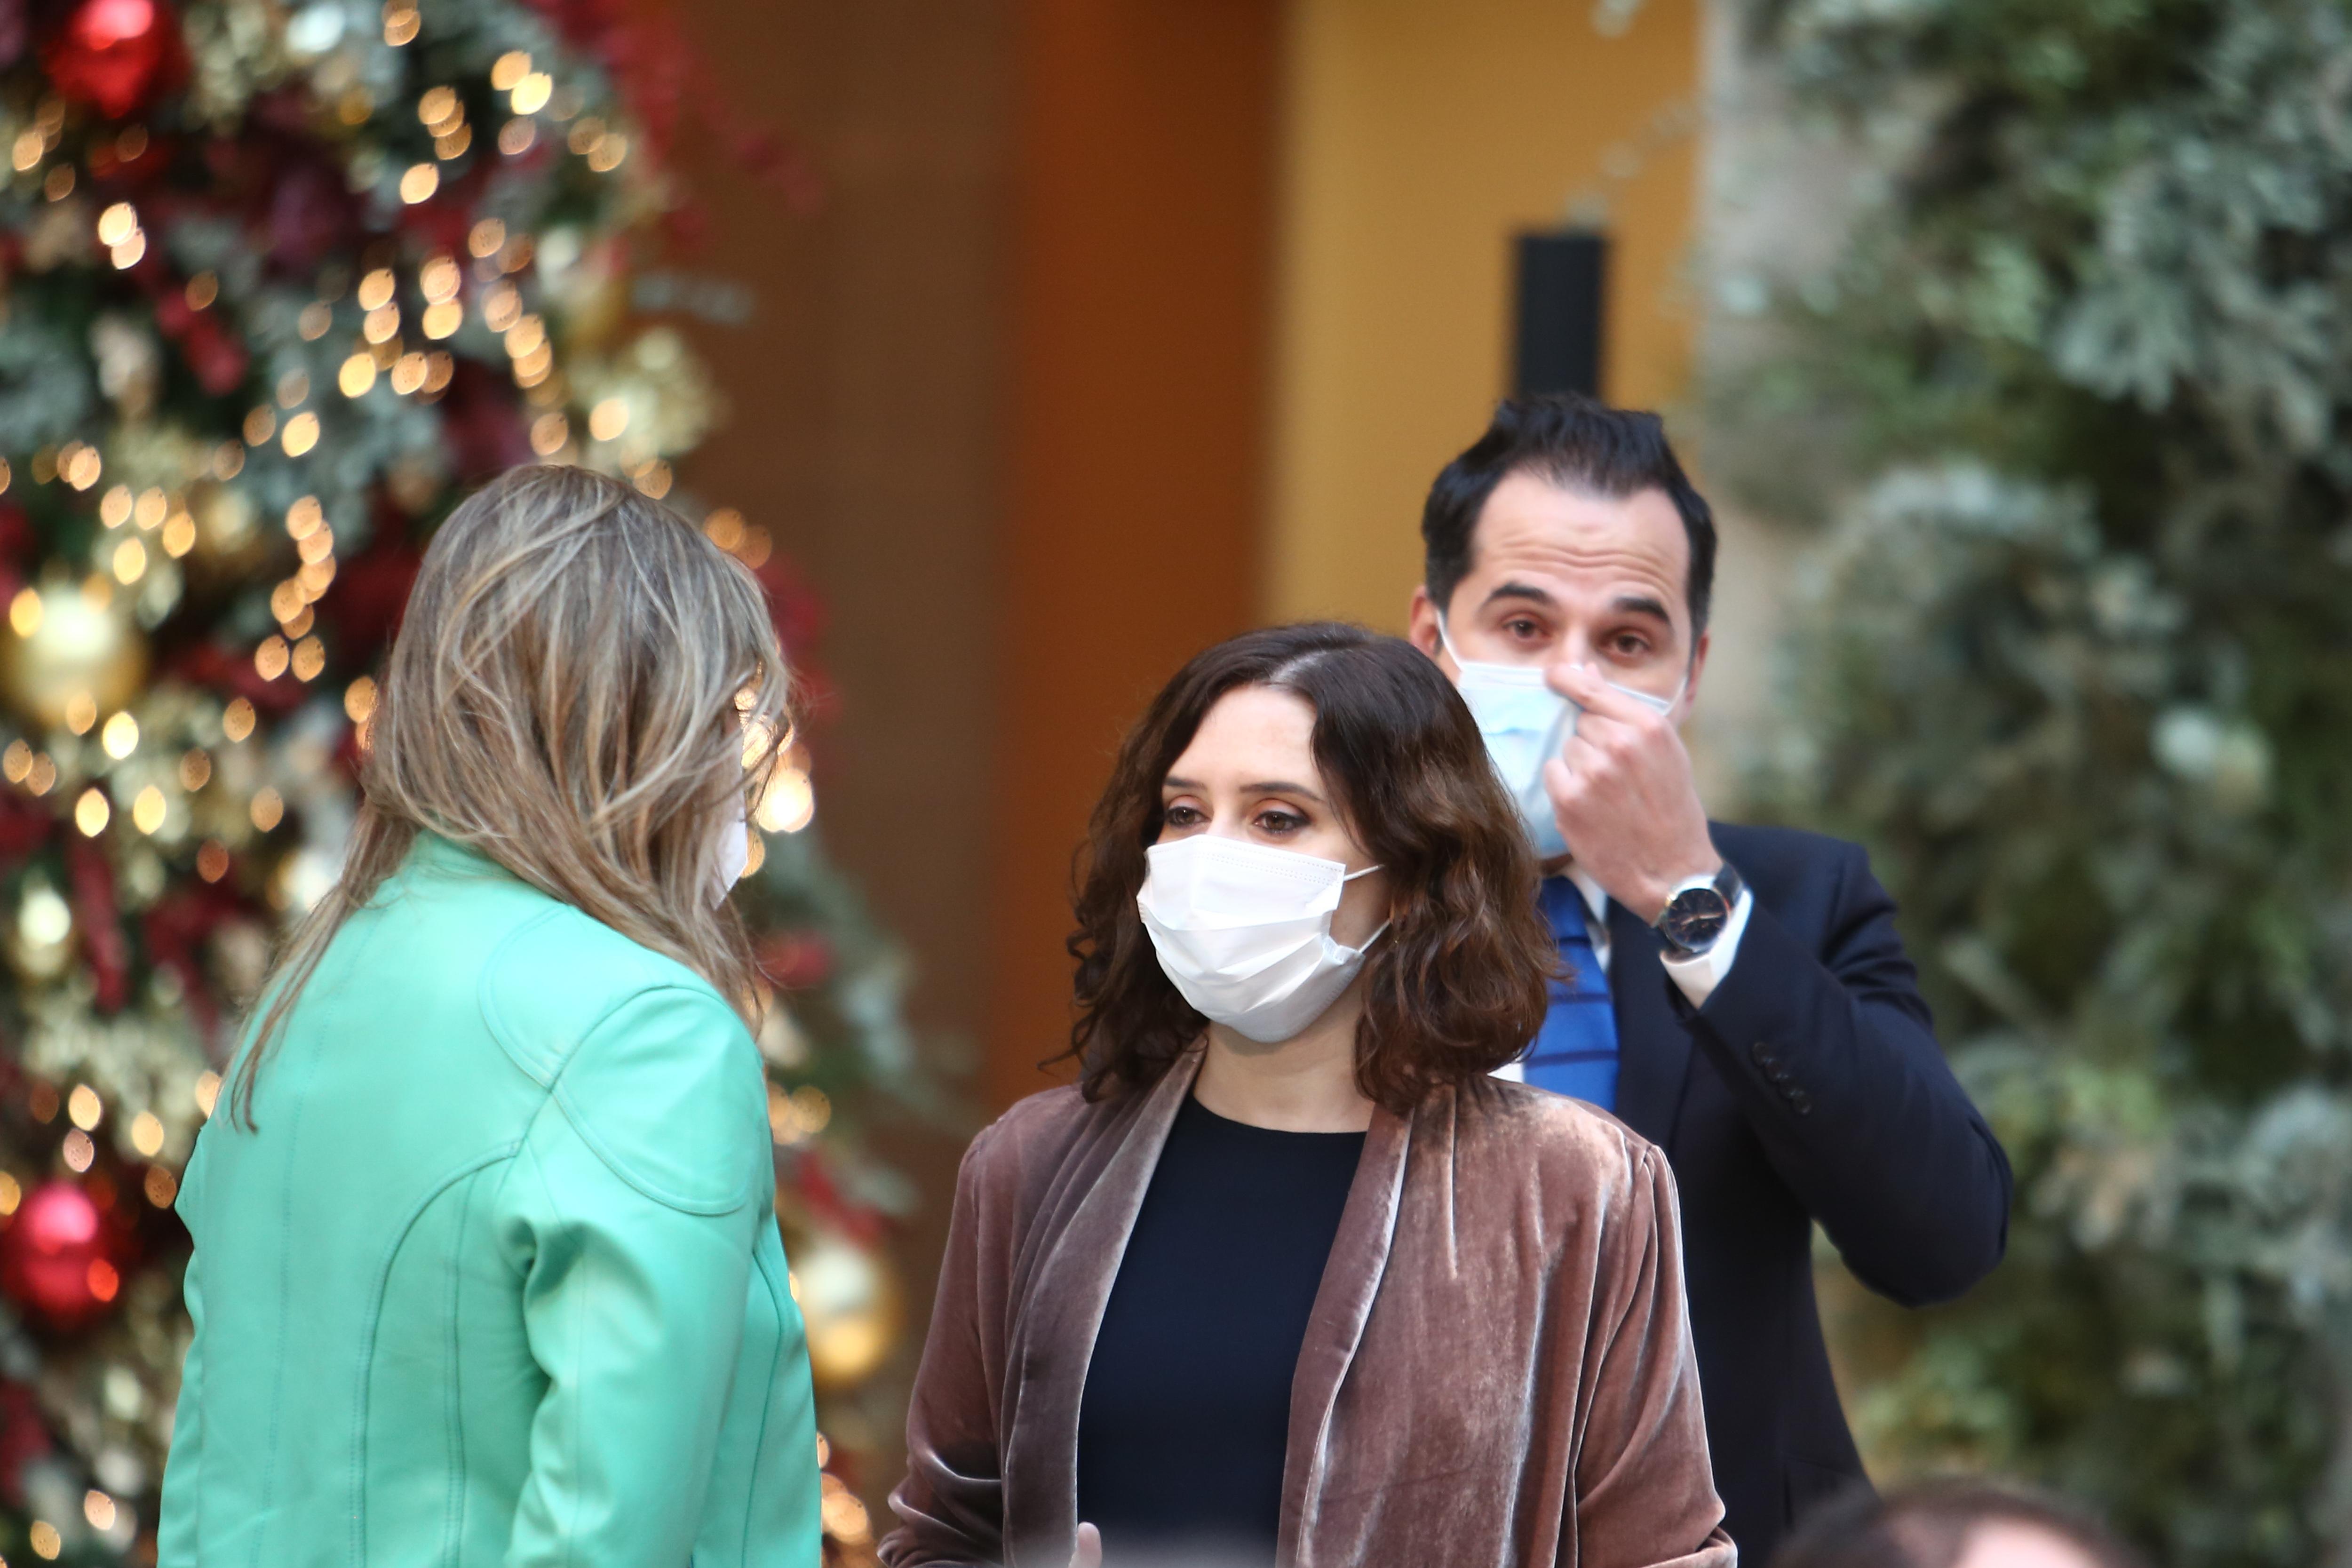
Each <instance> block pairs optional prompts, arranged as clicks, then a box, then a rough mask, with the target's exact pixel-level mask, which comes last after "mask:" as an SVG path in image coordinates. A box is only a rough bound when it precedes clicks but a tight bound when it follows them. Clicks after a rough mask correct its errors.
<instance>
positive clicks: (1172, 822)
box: [1160, 805, 1207, 827]
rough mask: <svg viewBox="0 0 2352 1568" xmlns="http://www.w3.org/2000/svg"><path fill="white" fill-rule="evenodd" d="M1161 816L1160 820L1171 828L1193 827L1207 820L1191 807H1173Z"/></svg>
mask: <svg viewBox="0 0 2352 1568" xmlns="http://www.w3.org/2000/svg"><path fill="white" fill-rule="evenodd" d="M1160 820H1161V821H1163V822H1165V823H1166V824H1167V825H1168V826H1171V827H1191V826H1194V825H1195V824H1197V823H1200V822H1203V821H1205V820H1207V819H1206V818H1204V817H1203V816H1202V815H1201V814H1200V813H1199V812H1197V811H1195V810H1193V809H1192V807H1191V806H1189V805H1171V806H1170V807H1168V809H1167V810H1165V811H1163V812H1161V813H1160Z"/></svg>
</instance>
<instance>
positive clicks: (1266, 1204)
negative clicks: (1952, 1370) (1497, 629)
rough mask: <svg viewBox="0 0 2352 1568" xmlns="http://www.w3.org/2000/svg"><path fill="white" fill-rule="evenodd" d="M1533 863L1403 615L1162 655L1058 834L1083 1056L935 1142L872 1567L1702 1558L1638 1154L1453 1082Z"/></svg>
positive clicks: (1602, 1562)
mask: <svg viewBox="0 0 2352 1568" xmlns="http://www.w3.org/2000/svg"><path fill="white" fill-rule="evenodd" d="M1535 884H1536V865H1535V860H1534V858H1533V857H1532V856H1531V855H1530V854H1529V853H1528V846H1527V843H1526V840H1525V837H1524V836H1523V835H1522V834H1521V833H1520V831H1519V829H1518V826H1517V819H1516V816H1515V815H1514V813H1513V811H1512V807H1511V803H1510V801H1509V799H1508V797H1507V796H1506V795H1504V794H1503V792H1502V790H1501V788H1500V787H1499V786H1498V785H1497V784H1496V781H1495V778H1494V775H1493V773H1492V771H1491V770H1489V769H1488V768H1487V767H1486V764H1485V760H1484V754H1483V752H1482V751H1481V747H1480V741H1479V736H1478V731H1477V727H1476V725H1475V724H1474V723H1473V722H1472V721H1471V718H1470V715H1469V713H1468V711H1467V710H1465V708H1464V706H1463V704H1462V702H1461V700H1459V698H1458V697H1457V696H1456V695H1455V694H1454V691H1453V689H1451V688H1450V687H1449V686H1448V685H1447V684H1446V682H1445V680H1444V678H1443V677H1442V676H1441V675H1439V673H1438V672H1437V671H1436V669H1435V668H1433V667H1432V666H1431V665H1430V663H1429V662H1428V661H1427V660H1426V659H1424V658H1422V657H1421V655H1420V654H1418V653H1417V652H1415V651H1414V650H1413V649H1412V647H1411V646H1409V645H1408V644H1406V643H1404V642H1402V641H1401V640H1399V639H1397V638H1394V637H1379V636H1375V635H1374V634H1372V633H1370V632H1367V631H1364V630H1361V629H1360V628H1358V627H1353V626H1334V625H1318V626H1286V627H1280V628H1276V629H1273V630H1268V631H1259V632H1253V633H1250V634H1248V635H1246V636H1244V637H1236V638H1234V639H1233V640H1232V641H1230V642H1227V643H1223V644H1222V645H1220V646H1218V647H1213V648H1212V649H1210V650H1209V651H1207V652H1206V653H1203V654H1202V655H1201V656H1199V657H1198V658H1194V659H1193V660H1192V662H1191V663H1190V664H1188V665H1187V666H1186V667H1185V668H1183V669H1182V670H1181V672H1179V673H1178V675H1177V676H1176V678H1175V679H1174V680H1173V681H1171V683H1170V684H1169V686H1168V687H1167V689H1165V690H1163V691H1161V692H1160V695H1159V697H1158V698H1157V699H1156V700H1154V702H1153V703H1152V705H1151V708H1150V711H1149V712H1148V713H1147V714H1146V715H1145V717H1144V718H1143V720H1142V721H1140V722H1139V724H1138V725H1137V726H1136V728H1135V729H1134V731H1132V732H1131V733H1130V734H1129V736H1128V738H1127V741H1126V742H1125V744H1124V745H1123V746H1122V748H1121V750H1120V752H1119V755H1118V763H1117V764H1116V767H1115V770H1114V773H1113V776H1112V780H1111V783H1110V784H1109V787H1108V790H1107V791H1106V792H1105V794H1104V795H1103V797H1102V799H1101V802H1100V803H1099V805H1097V807H1096V809H1095V813H1094V818H1093V823H1092V826H1091V828H1090V831H1089V835H1088V840H1087V858H1086V859H1085V861H1084V863H1083V868H1082V871H1081V873H1080V885H1079V887H1078V889H1077V894H1076V914H1077V921H1078V931H1077V932H1076V935H1075V936H1074V937H1073V938H1072V939H1071V950H1072V952H1073V953H1074V954H1075V955H1076V958H1077V961H1078V963H1077V977H1076V1000H1077V1005H1078V1010H1079V1018H1078V1021H1077V1024H1076V1027H1075V1028H1074V1030H1073V1034H1072V1043H1071V1047H1070V1050H1069V1052H1068V1053H1067V1054H1068V1056H1069V1057H1071V1058H1075V1059H1076V1062H1077V1064H1078V1066H1079V1068H1080V1070H1081V1075H1082V1078H1081V1082H1080V1083H1079V1084H1077V1085H1075V1086H1071V1087H1066V1088H1062V1089H1050V1090H1048V1091H1046V1092H1045V1093H1043V1094H1038V1095H1034V1096H1032V1097H1030V1098H1029V1099H1027V1100H1023V1101H1022V1102H1021V1103H1020V1104H1018V1105H1016V1106H1015V1107H1013V1110H1010V1111H1009V1112H1007V1113H1006V1114H1005V1115H1004V1117H1003V1118H1002V1119H1001V1120H1000V1121H997V1122H996V1123H995V1125H993V1126H992V1127H990V1128H989V1129H987V1130H986V1131H983V1132H982V1133H981V1135H980V1136H979V1137H978V1138H977V1139H975V1140H974V1141H973V1142H972V1145H971V1150H970V1152H968V1153H967V1154H966V1155H965V1157H964V1162H963V1168H962V1171H961V1174H960V1176H959V1178H958V1182H957V1188H956V1198H955V1211H954V1216H953V1220H952V1222H951V1226H950V1238H949V1242H948V1250H947V1257H946V1259H945V1262H944V1264H943V1266H942V1269H941V1275H940V1289H939V1299H938V1303H937V1306H936V1309H935V1310H934V1312H933V1315H932V1319H931V1328H930V1335H929V1342H928V1343H927V1344H926V1345H925V1347H924V1352H923V1359H922V1364H921V1368H920V1371H919V1373H918V1374H917V1378H916V1384H915V1391H914V1399H913V1405H912V1408H911V1409H910V1411H909V1413H908V1423H907V1442H908V1475H907V1478H906V1480H905V1481H904V1483H903V1484H902V1485H901V1486H900V1487H899V1488H898V1491H897V1493H896V1495H895V1496H894V1497H893V1499H892V1503H893V1506H894V1507H895V1508H896V1510H898V1515H899V1518H900V1519H901V1520H902V1521H904V1522H903V1524H902V1526H901V1528H900V1529H899V1530H898V1531H896V1532H895V1533H894V1534H892V1535H891V1536H890V1537H889V1538H888V1539H887V1540H886V1541H885V1542H883V1544H882V1557H883V1561H884V1562H885V1563H888V1564H890V1565H891V1568H913V1565H915V1564H923V1563H1015V1564H1049V1565H1051V1568H1062V1565H1063V1564H1064V1563H1071V1562H1077V1563H1092V1562H1095V1561H1097V1560H1099V1561H1103V1562H1107V1563H1109V1564H1111V1565H1112V1568H1127V1565H1132V1564H1136V1563H1182V1564H1185V1565H1186V1568H1204V1565H1217V1568H1239V1565H1244V1564H1247V1565H1252V1568H1266V1565H1270V1564H1273V1563H1277V1562H1279V1563H1334V1564H1337V1563H1346V1564H1349V1565H1351V1568H1388V1565H1393V1568H1429V1565H1430V1564H1437V1563H1444V1564H1447V1565H1449V1568H1516V1565H1521V1564H1524V1565H1527V1568H1533V1565H1535V1564H1538V1563H1542V1564H1552V1563H1578V1564H1580V1565H1581V1568H1633V1565H1636V1564H1642V1565H1663V1564H1676V1565H1679V1568H1729V1565H1730V1563H1731V1561H1732V1552H1731V1547H1730V1543H1729V1542H1728V1540H1727V1537H1726V1536H1725V1535H1724V1533H1723V1531H1722V1530H1721V1528H1720V1523H1719V1521H1720V1520H1721V1517H1722V1506H1721V1504H1720V1503H1719V1502H1718V1501H1717V1498H1716V1495H1715V1491H1714V1489H1713V1487H1712V1485H1711V1484H1710V1483H1709V1480H1708V1472H1707V1461H1706V1436H1705V1432H1704V1421H1703V1418H1702V1415H1701V1413H1700V1408H1699V1396H1698V1388H1697V1384H1696V1376H1695V1369H1694V1364H1693V1361H1692V1354H1691V1346H1690V1341H1689V1337H1688V1334H1687V1332H1686V1331H1685V1323H1684V1318H1683V1313H1684V1306H1683V1289H1682V1272H1681V1257H1680V1254H1681V1244H1680V1238H1679V1237H1678V1235H1677V1233H1676V1224H1675V1194H1674V1186H1673V1182H1672V1180H1671V1178H1670V1177H1669V1175H1668V1174H1667V1171H1666V1166H1665V1163H1664V1160H1663V1159H1662V1158H1661V1157H1660V1155H1659V1153H1658V1152H1657V1151H1656V1150H1655V1149H1654V1148H1652V1147H1651V1146H1650V1145H1649V1144H1647V1143H1646V1142H1643V1141H1642V1140H1641V1139H1640V1138H1638V1137H1635V1136H1633V1134H1631V1133H1629V1132H1628V1131H1626V1130H1625V1129H1624V1128H1623V1127H1622V1126H1621V1125H1619V1124H1618V1123H1617V1122H1615V1121H1611V1120H1609V1119H1608V1118H1606V1117H1602V1116H1597V1115H1594V1114H1593V1113H1592V1112H1591V1110H1588V1109H1587V1108H1585V1107H1583V1106H1580V1105H1578V1104H1576V1103H1574V1102H1573V1101H1570V1100H1563V1099H1560V1098H1559V1097H1557V1096H1553V1095H1548V1094H1543V1093H1539V1092H1538V1091H1535V1090H1533V1089H1528V1088H1526V1087H1525V1086H1523V1085H1519V1084H1513V1083H1507V1082H1502V1081H1499V1080H1497V1079H1494V1078H1492V1077H1490V1076H1489V1075H1490V1073H1491V1072H1492V1070H1493V1069H1494V1068H1496V1067H1498V1066H1500V1065H1501V1064H1502V1063H1504V1062H1505V1061H1507V1060H1509V1059H1510V1058H1512V1057H1514V1056H1516V1055H1517V1053H1518V1051H1519V1049H1520V1047H1522V1046H1523V1045H1524V1043H1525V1042H1526V1039H1527V1037H1528V1035H1529V1034H1530V1033H1532V1032H1533V1030H1534V1029H1535V1027H1536V1026H1537V1024H1538V1020H1539V1019H1540V1018H1541V1017H1542V1015H1543V1010H1544V1005H1545V984H1546V980H1547V976H1548V974H1549V971H1550V969H1551V967H1552V965H1553V963H1555V962H1556V955H1555V952H1554V949H1553V944H1552V942H1551V940H1550V937H1549V932H1548V931H1546V930H1545V929H1544V927H1543V925H1542V923H1541V921H1539V920H1538V918H1537V915H1536V907H1535V901H1534V891H1535ZM1081 1521H1085V1527H1084V1528H1083V1529H1082V1528H1081ZM1074 1545H1075V1546H1076V1552H1074ZM1097 1553H1099V1558H1097Z"/></svg>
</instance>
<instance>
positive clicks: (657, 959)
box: [480, 900, 732, 1086]
mask: <svg viewBox="0 0 2352 1568" xmlns="http://www.w3.org/2000/svg"><path fill="white" fill-rule="evenodd" d="M480 988H481V1005H482V1018H483V1021H484V1022H485V1023H486V1024H488V1026H489V1029H490V1032H491V1033H492V1034H493V1035H495V1036H497V1037H498V1041H499V1045H500V1046H502V1047H505V1049H506V1052H507V1054H508V1055H509V1056H510V1057H512V1058H514V1060H515V1065H516V1066H518V1067H520V1068H522V1070H523V1071H525V1072H526V1073H529V1074H530V1076H531V1077H532V1078H534V1079H538V1080H539V1082H540V1083H541V1085H543V1086H544V1085H551V1084H553V1083H554V1081H555V1079H557V1078H558V1077H559V1076H561V1075H562V1071H563V1068H564V1064H565V1063H566V1061H567V1060H569V1058H570V1057H571V1055H572V1051H574V1050H575V1049H577V1048H578V1047H579V1045H580V1042H581V1041H583V1040H584V1039H586V1038H587V1037H589V1036H590V1035H591V1034H592V1033H593V1032H594V1031H595V1029H596V1027H597V1026H598V1025H599V1024H600V1023H602V1022H603V1021H604V1018H605V1016H606V1015H608V1014H610V1013H612V1012H613V1011H614V1009H615V1008H617V1007H619V1006H620V1005H622V1004H624V1003H625V1002H627V1001H628V1000H629V999H630V998H631V997H634V996H635V995H637V994H640V993H642V992H646V991H653V990H657V989H665V988H678V989H684V990H687V991H694V992H700V993H702V994H704V995H706V996H708V997H709V1000H710V1002H711V1003H712V1004H713V1005H716V1006H718V1007H719V1008H720V1009H721V1010H722V1011H726V1012H728V1013H729V1014H730V1016H732V1010H731V1009H729V1008H728V1007H727V1005H726V1003H725V1002H724V1001H723V1000H721V998H720V997H719V993H718V991H717V990H716V989H715V988H714V987H713V986H712V985H711V984H710V983H709V981H707V980H705V979H704V978H702V976H701V975H699V974H697V973H695V972H694V971H693V970H691V969H688V967H687V966H686V965H685V964H683V963H678V962H677V960H676V959H674V958H671V957H668V956H667V954H664V953H658V952H654V951H653V950H652V949H651V948H649V947H646V946H644V945H643V944H641V943H639V942H632V941H631V940H630V939H629V938H627V937H625V936H623V935H622V934H621V933H620V932H619V931H614V929H613V928H612V927H610V926H608V925H605V924H604V923H603V922H601V921H596V920H593V919H592V918H591V917H589V916H587V915H584V914H583V913H581V912H580V911H579V910H575V909H573V908H572V906H571V905H569V904H561V903H557V902H555V901H554V900H545V901H544V902H543V903H542V904H541V906H540V907H539V908H538V909H537V910H534V911H533V912H532V913H531V914H530V917H529V918H527V919H525V920H524V921H521V923H520V924H519V925H517V926H516V927H515V928H514V929H513V930H512V931H509V932H508V933H507V934H506V936H505V939H504V940H503V941H501V942H499V944H498V946H497V947H496V948H495V949H494V950H493V951H492V952H490V953H489V955H488V960H487V961H486V962H485V963H483V965H482V973H481V982H480Z"/></svg>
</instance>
